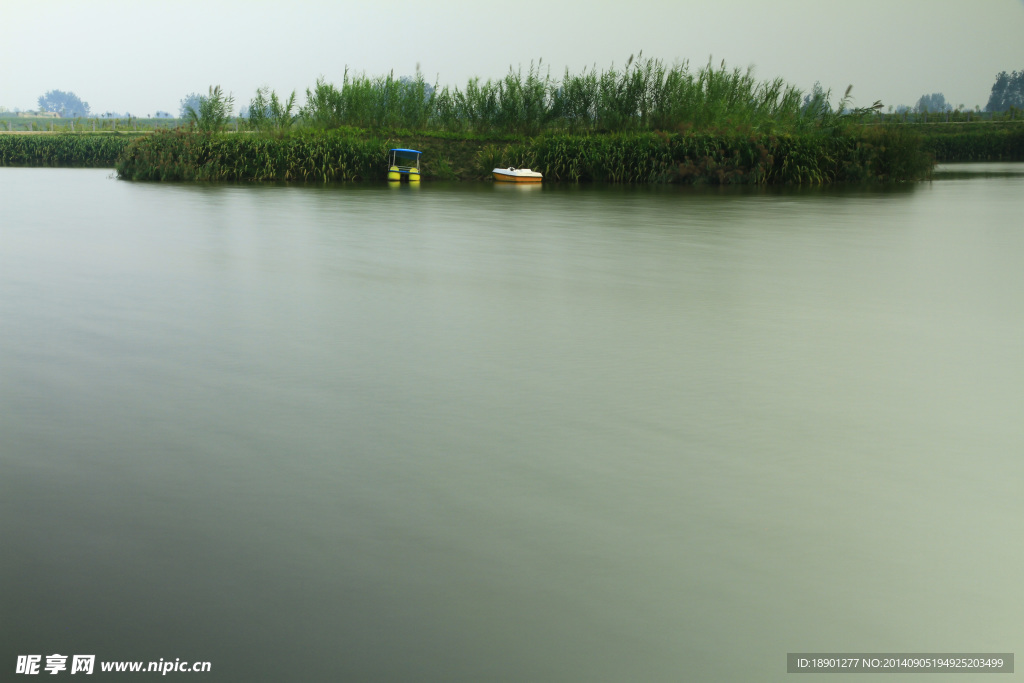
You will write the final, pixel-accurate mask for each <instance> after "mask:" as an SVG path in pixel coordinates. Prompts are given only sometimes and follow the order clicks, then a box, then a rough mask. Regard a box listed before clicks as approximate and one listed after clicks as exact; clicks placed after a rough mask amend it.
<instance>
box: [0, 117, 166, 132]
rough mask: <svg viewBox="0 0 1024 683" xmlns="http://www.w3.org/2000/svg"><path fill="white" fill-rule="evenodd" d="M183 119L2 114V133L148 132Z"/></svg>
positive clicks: (0, 130)
mask: <svg viewBox="0 0 1024 683" xmlns="http://www.w3.org/2000/svg"><path fill="white" fill-rule="evenodd" d="M181 123H182V119H141V118H134V117H133V118H131V119H100V118H75V119H55V118H50V117H45V116H14V115H12V114H10V113H4V114H0V133H2V132H5V131H8V132H12V133H20V132H32V131H53V132H55V133H56V132H61V133H70V132H75V133H82V132H91V131H96V132H100V131H114V130H118V131H146V130H150V131H152V130H164V129H167V128H176V127H178V126H179V125H181Z"/></svg>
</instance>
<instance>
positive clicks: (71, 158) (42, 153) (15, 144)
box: [0, 133, 138, 168]
mask: <svg viewBox="0 0 1024 683" xmlns="http://www.w3.org/2000/svg"><path fill="white" fill-rule="evenodd" d="M136 137H138V136H136V135H132V134H121V133H90V134H87V135H86V134H79V133H74V134H70V133H69V134H61V133H55V134H49V133H37V134H32V135H17V134H0V166H72V167H75V166H77V167H87V168H113V167H114V165H115V164H116V162H117V159H118V157H120V155H121V153H122V152H123V151H124V150H125V148H126V147H127V146H128V144H129V143H130V142H131V141H132V140H133V139H135V138H136Z"/></svg>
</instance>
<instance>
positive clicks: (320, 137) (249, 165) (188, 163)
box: [116, 131, 387, 182]
mask: <svg viewBox="0 0 1024 683" xmlns="http://www.w3.org/2000/svg"><path fill="white" fill-rule="evenodd" d="M386 153H387V145H386V144H385V143H384V142H383V141H382V140H379V139H375V138H357V137H352V136H349V135H345V134H343V133H335V132H319V133H317V132H312V131H306V132H300V133H296V134H292V135H287V136H267V135H257V134H232V133H223V134H211V133H194V132H189V131H173V132H160V133H155V134H153V135H147V136H145V137H140V138H138V139H137V140H136V141H135V142H134V143H133V144H132V145H131V146H130V147H128V148H127V149H126V150H125V152H124V153H123V154H122V156H121V158H120V159H119V160H118V162H117V166H116V168H117V173H118V175H119V176H120V177H122V178H127V179H129V180H227V181H265V180H286V181H297V182H332V181H346V180H362V179H372V178H382V177H384V176H383V174H384V170H383V169H384V160H385V157H386Z"/></svg>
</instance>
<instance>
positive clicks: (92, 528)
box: [0, 165, 1024, 681]
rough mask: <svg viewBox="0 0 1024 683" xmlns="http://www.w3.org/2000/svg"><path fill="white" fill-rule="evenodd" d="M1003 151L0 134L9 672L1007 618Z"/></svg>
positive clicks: (1011, 623)
mask: <svg viewBox="0 0 1024 683" xmlns="http://www.w3.org/2000/svg"><path fill="white" fill-rule="evenodd" d="M1001 168H1002V170H1000V169H999V168H997V169H992V168H990V167H988V166H984V167H980V168H976V169H974V170H976V171H977V170H980V171H983V173H981V174H976V173H967V171H971V170H972V167H969V166H958V167H957V168H955V169H952V170H953V171H955V173H952V174H951V175H948V176H946V179H942V180H936V181H934V182H931V183H923V184H918V185H914V186H910V187H902V188H895V189H864V188H846V189H824V190H821V189H782V190H779V189H769V190H740V191H726V190H717V189H709V190H699V189H694V188H667V189H666V188H653V189H652V188H617V187H612V188H607V187H557V186H552V187H548V186H545V187H543V188H540V187H537V188H511V187H510V188H506V187H500V186H492V185H468V184H467V185H458V184H455V185H446V184H437V183H424V184H423V186H422V187H419V188H416V187H408V186H401V187H387V186H379V185H351V186H340V187H327V188H324V187H286V186H222V185H217V186H203V185H173V184H172V185H158V184H142V183H128V182H124V181H119V180H116V179H114V178H112V177H111V174H110V172H109V171H86V170H54V169H6V168H5V169H0V188H2V189H0V197H2V198H0V202H2V204H0V211H2V223H0V542H2V546H3V548H4V551H3V553H2V554H0V615H2V617H0V642H3V653H4V654H3V660H2V662H0V666H2V667H13V666H14V660H15V658H16V656H17V655H19V654H33V653H34V654H42V655H47V654H52V653H64V654H95V655H96V656H97V659H98V660H147V661H148V660H157V659H160V658H163V659H165V660H173V659H175V658H181V659H183V660H206V661H210V662H211V663H212V667H213V673H212V674H209V675H207V678H209V679H210V680H218V681H221V680H223V681H253V680H310V681H313V680H367V681H371V680H373V681H378V680H380V681H384V680H446V681H481V680H487V681H524V680H533V681H576V680H578V681H625V680H636V681H676V680H782V679H784V678H786V676H787V675H786V674H785V662H786V657H785V656H786V653H787V652H796V651H804V652H808V651H811V652H813V651H821V652H872V651H877V652H901V651H904V652H921V651H924V652H943V651H951V652H1008V651H1013V650H1014V649H1015V647H1016V645H1017V644H1018V643H1020V642H1021V639H1022V637H1024V626H1022V622H1021V619H1020V615H1021V614H1022V613H1024V594H1022V592H1021V590H1020V576H1021V575H1022V570H1024V551H1022V549H1021V548H1022V546H1021V543H1020V541H1019V539H1020V538H1022V537H1024V498H1022V497H1021V496H1020V485H1019V482H1020V481H1021V480H1022V478H1024V462H1022V460H1021V458H1020V454H1021V453H1022V447H1024V426H1022V425H1024V422H1022V421H1021V419H1020V416H1021V415H1024V392H1022V390H1021V387H1022V386H1024V362H1022V359H1024V356H1022V354H1021V346H1020V343H1021V342H1020V340H1021V339H1022V338H1024V297H1022V296H1021V294H1022V292H1024V270H1022V269H1021V268H1020V264H1021V262H1022V260H1024V231H1022V229H1021V224H1020V197H1021V196H1022V192H1024V175H1021V174H1019V173H1017V172H1016V169H1018V168H1019V166H1013V165H1003V167H1001ZM940 177H942V176H940ZM110 677H111V678H114V677H115V676H114V675H113V674H111V675H110ZM116 677H117V678H118V679H119V680H122V679H124V680H127V679H128V678H130V677H126V676H125V675H124V674H119V675H117V676H116ZM100 678H101V679H102V678H103V676H100ZM958 680H963V681H967V680H970V677H963V678H958Z"/></svg>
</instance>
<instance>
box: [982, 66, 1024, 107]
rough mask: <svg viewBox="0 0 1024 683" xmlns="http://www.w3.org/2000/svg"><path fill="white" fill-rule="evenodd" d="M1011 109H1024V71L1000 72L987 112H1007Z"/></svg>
mask: <svg viewBox="0 0 1024 683" xmlns="http://www.w3.org/2000/svg"><path fill="white" fill-rule="evenodd" d="M1010 107H1016V108H1018V109H1022V108H1024V71H1014V72H1013V73H1012V74H1008V73H1006V72H1005V71H1000V72H999V74H997V75H996V82H995V83H993V84H992V94H991V95H990V96H989V98H988V104H986V105H985V111H1006V110H1007V109H1009V108H1010Z"/></svg>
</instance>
